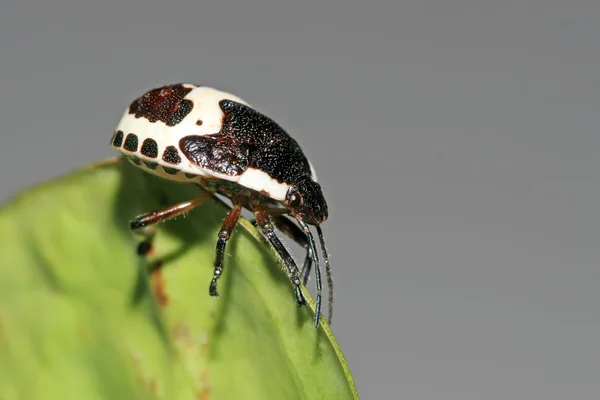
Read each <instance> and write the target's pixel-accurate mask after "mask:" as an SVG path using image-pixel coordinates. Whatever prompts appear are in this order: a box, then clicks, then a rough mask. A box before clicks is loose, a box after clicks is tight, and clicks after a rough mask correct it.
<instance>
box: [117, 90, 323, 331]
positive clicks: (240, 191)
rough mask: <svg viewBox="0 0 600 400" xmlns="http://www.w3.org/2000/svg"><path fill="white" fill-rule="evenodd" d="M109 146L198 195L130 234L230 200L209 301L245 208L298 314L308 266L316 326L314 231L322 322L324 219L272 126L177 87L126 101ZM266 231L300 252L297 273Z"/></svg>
mask: <svg viewBox="0 0 600 400" xmlns="http://www.w3.org/2000/svg"><path fill="white" fill-rule="evenodd" d="M111 145H112V147H113V148H114V149H115V150H117V151H118V152H120V153H122V154H123V155H124V156H125V157H126V158H127V159H128V160H129V161H131V162H132V163H133V164H135V165H137V166H138V167H140V168H142V169H144V170H145V171H147V172H150V173H152V174H155V175H158V176H160V177H163V178H165V179H169V180H174V181H179V182H187V183H194V184H198V185H200V186H201V187H202V188H203V189H204V190H205V193H206V194H205V195H204V196H201V197H198V198H195V199H192V200H189V201H185V202H183V203H179V204H175V205H172V206H170V207H167V208H164V209H161V210H156V211H152V212H149V213H147V214H143V215H140V216H137V217H136V218H134V219H133V220H132V221H131V223H130V227H131V229H132V230H133V231H143V228H147V227H149V226H151V225H154V224H156V223H158V222H161V221H166V220H169V219H172V218H174V217H177V216H179V215H182V214H184V213H187V212H189V211H190V210H192V209H194V208H195V207H197V206H199V205H200V204H201V203H202V202H203V201H204V200H205V199H206V198H208V197H210V195H214V194H216V193H218V194H221V195H223V196H225V197H227V198H229V199H231V202H232V208H231V210H230V211H229V213H228V214H227V216H226V217H225V220H224V222H223V224H222V226H221V230H220V231H219V235H218V240H217V246H216V258H215V262H214V274H213V278H212V280H211V282H210V285H209V294H210V295H211V296H218V292H217V283H218V280H219V278H220V277H221V275H222V274H223V259H224V255H225V246H226V244H227V241H228V240H229V238H230V236H231V233H232V231H233V229H234V228H235V225H236V224H237V221H238V219H239V217H240V214H241V211H242V208H246V209H248V210H250V211H251V212H252V213H253V215H254V221H253V224H254V225H255V226H257V227H259V228H260V230H261V231H262V233H263V234H264V236H265V237H266V238H267V240H268V241H269V243H270V244H271V246H272V247H273V248H274V249H275V251H276V252H277V253H278V254H279V256H280V257H281V259H282V260H283V263H284V264H285V266H286V268H287V271H288V273H289V277H290V279H291V281H292V283H293V285H294V293H295V297H296V302H297V303H298V305H299V306H302V305H305V304H307V302H306V299H305V298H304V295H303V294H302V291H301V288H300V277H302V283H303V284H304V285H306V283H307V281H308V277H309V275H310V271H311V268H312V265H313V264H314V270H315V281H316V289H317V298H316V312H315V320H314V325H315V327H317V326H318V324H319V317H320V315H321V295H322V283H321V268H320V265H319V255H318V251H317V247H316V244H315V240H314V237H313V235H312V233H311V230H310V226H314V227H315V228H316V231H317V235H318V238H319V241H320V247H321V251H322V254H323V259H324V264H325V271H326V277H327V283H328V287H329V314H328V316H329V322H331V316H332V311H333V281H332V277H331V269H330V266H329V257H328V254H327V250H326V247H325V240H324V238H323V232H322V230H321V227H320V225H321V223H323V222H324V221H325V220H326V219H327V216H328V210H327V203H326V201H325V198H324V196H323V192H322V190H321V186H320V185H319V184H318V183H317V177H316V174H315V171H314V169H313V167H312V165H311V164H310V162H309V161H308V159H307V158H306V156H305V155H304V153H303V151H302V149H301V148H300V146H299V145H298V143H297V142H296V140H294V139H293V138H292V137H290V135H289V134H288V133H287V132H286V131H285V130H283V128H281V126H279V125H278V124H277V123H276V122H275V121H273V120H272V119H271V118H269V117H267V116H266V115H264V114H262V113H260V112H258V111H256V110H255V109H254V108H252V107H251V106H250V105H249V104H248V103H246V102H245V101H244V100H242V99H240V98H239V97H237V96H235V95H232V94H229V93H225V92H222V91H219V90H216V89H213V88H210V87H205V86H197V85H193V84H187V83H178V84H173V85H167V86H162V87H159V88H156V89H152V90H150V91H149V92H147V93H145V94H144V95H143V96H141V97H139V98H137V99H136V100H135V101H133V103H131V105H130V106H129V107H128V108H127V109H126V110H125V113H124V114H123V117H122V118H121V121H120V122H119V124H118V126H117V128H116V130H115V132H114V134H113V137H112V140H111ZM294 221H295V222H296V223H297V224H298V225H296V224H295V223H294ZM275 228H278V229H279V230H280V231H281V232H283V233H284V234H286V235H287V236H288V237H290V238H291V239H293V240H295V241H296V242H298V243H299V244H300V245H302V246H303V247H305V248H306V250H307V253H306V257H305V260H304V264H303V267H302V271H299V269H298V266H297V265H296V263H295V261H294V259H293V258H292V256H291V255H290V253H289V252H288V250H287V249H286V248H285V246H284V245H283V244H282V242H281V241H280V240H279V238H278V237H277V236H276V234H275ZM152 238H153V235H148V237H147V239H146V240H144V241H143V242H142V243H141V244H140V246H139V248H138V252H139V253H140V255H147V254H148V252H149V250H150V248H151V245H152V242H151V241H152Z"/></svg>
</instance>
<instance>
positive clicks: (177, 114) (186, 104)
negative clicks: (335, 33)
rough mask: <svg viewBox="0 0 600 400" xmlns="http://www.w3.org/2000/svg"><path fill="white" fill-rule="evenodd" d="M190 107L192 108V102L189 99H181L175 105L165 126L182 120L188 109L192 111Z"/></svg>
mask: <svg viewBox="0 0 600 400" xmlns="http://www.w3.org/2000/svg"><path fill="white" fill-rule="evenodd" d="M192 108H194V103H192V101H191V100H188V99H183V100H181V101H180V102H179V104H178V105H177V106H176V108H175V111H174V112H173V114H172V115H171V117H170V118H169V120H168V121H167V126H175V125H177V124H178V123H180V122H181V121H183V119H184V118H185V117H187V115H188V114H189V113H190V111H192Z"/></svg>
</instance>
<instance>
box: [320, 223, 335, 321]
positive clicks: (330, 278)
mask: <svg viewBox="0 0 600 400" xmlns="http://www.w3.org/2000/svg"><path fill="white" fill-rule="evenodd" d="M317 233H318V235H319V242H321V251H322V252H323V260H324V261H325V276H326V277H327V288H328V289H329V313H328V315H327V317H328V318H327V323H328V324H331V318H332V317H333V276H332V275H331V266H330V265H329V254H327V248H326V247H325V238H324V237H323V231H322V230H321V226H320V225H317Z"/></svg>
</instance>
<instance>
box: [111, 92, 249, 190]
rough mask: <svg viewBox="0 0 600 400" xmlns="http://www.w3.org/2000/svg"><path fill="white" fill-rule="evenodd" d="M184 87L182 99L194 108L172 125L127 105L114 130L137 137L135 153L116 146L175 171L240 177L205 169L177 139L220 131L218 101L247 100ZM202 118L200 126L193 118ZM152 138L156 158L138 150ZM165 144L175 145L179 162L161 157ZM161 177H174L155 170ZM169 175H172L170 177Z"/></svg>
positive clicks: (200, 174)
mask: <svg viewBox="0 0 600 400" xmlns="http://www.w3.org/2000/svg"><path fill="white" fill-rule="evenodd" d="M183 86H184V87H187V88H193V89H192V90H191V91H190V92H189V93H188V94H187V95H186V96H185V97H184V99H188V100H190V101H192V103H193V104H194V107H193V108H192V111H191V112H190V113H189V114H188V115H186V117H185V118H184V119H183V120H182V121H181V122H180V123H179V124H177V125H175V126H167V125H166V124H165V123H164V122H162V121H156V122H150V121H148V120H147V119H146V118H136V117H135V116H134V115H133V114H129V107H127V109H126V110H125V112H124V113H123V116H122V117H121V121H120V122H119V124H118V125H117V128H116V130H117V131H119V130H120V131H123V142H124V141H125V137H127V135H128V134H130V133H133V134H135V135H137V137H138V149H137V151H136V152H129V151H126V150H124V149H123V148H116V150H118V151H119V152H121V153H123V154H126V155H135V156H137V157H139V158H140V159H141V160H146V161H153V162H156V163H158V164H159V165H163V166H165V167H169V168H177V169H178V170H180V171H182V172H184V173H189V174H195V175H199V176H212V177H216V178H220V179H225V180H228V181H232V182H237V181H238V179H239V176H224V175H221V174H215V173H214V172H212V171H210V170H207V169H204V168H202V167H200V166H198V165H196V164H193V163H191V162H189V160H188V159H187V158H186V157H185V156H184V155H183V153H181V151H180V150H179V141H180V140H181V138H183V137H185V136H192V135H198V136H205V135H211V134H214V133H218V132H220V131H221V128H222V122H223V111H222V110H221V107H219V101H221V100H233V101H236V102H238V103H241V104H245V105H247V106H249V104H248V103H247V102H245V101H244V100H242V99H241V98H239V97H238V96H236V95H233V94H230V93H227V92H222V91H220V90H217V89H213V88H210V87H206V86H196V85H192V84H183ZM198 120H202V125H200V126H198V125H196V121H198ZM147 138H151V139H154V140H155V141H156V143H157V145H158V157H156V158H150V157H146V156H145V155H143V154H142V153H141V149H142V143H143V142H144V140H145V139H147ZM168 146H174V147H175V148H176V149H177V151H178V153H179V157H180V158H181V163H180V164H179V165H172V164H169V163H166V162H164V161H163V160H162V155H163V152H164V151H165V149H166V148H167V147H168ZM158 174H160V175H161V176H163V177H165V178H167V179H177V178H175V176H173V175H171V176H170V175H165V174H162V173H160V171H159V172H158ZM171 177H172V178H171Z"/></svg>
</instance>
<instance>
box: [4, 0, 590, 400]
mask: <svg viewBox="0 0 600 400" xmlns="http://www.w3.org/2000/svg"><path fill="white" fill-rule="evenodd" d="M13 3H16V2H13ZM82 3H84V2H81V1H75V0H73V1H70V2H67V1H64V2H63V1H46V2H44V1H38V2H33V1H20V2H19V4H18V5H16V4H7V2H4V3H2V5H1V6H0V123H1V127H2V128H1V130H2V134H1V142H0V143H1V145H0V181H1V182H2V185H1V187H0V198H2V199H4V198H6V197H7V196H8V195H10V194H11V193H13V192H15V191H17V190H19V189H21V188H23V187H25V186H28V185H31V184H33V183H36V182H39V181H41V180H44V179H46V178H50V177H53V176H56V175H58V174H62V173H65V172H67V171H69V170H71V169H73V168H76V167H79V166H82V165H85V164H87V163H89V162H91V161H93V160H96V159H99V158H102V157H105V156H110V155H112V151H111V150H110V148H109V146H108V142H109V139H110V136H111V133H112V131H113V129H114V127H115V124H116V123H117V121H118V119H119V118H120V116H121V113H122V112H123V110H124V107H125V106H127V105H128V104H129V102H130V101H131V100H133V98H135V97H137V96H139V95H141V94H142V93H143V92H144V91H146V90H148V89H150V88H153V87H155V86H159V85H162V84H166V83H173V82H179V81H188V82H194V83H199V84H205V85H210V86H215V87H218V88H220V89H223V90H227V91H231V92H234V93H236V94H238V95H239V96H241V97H242V98H244V99H246V100H247V101H249V102H251V103H252V104H253V105H254V106H255V107H257V108H259V109H260V110H261V111H263V112H265V113H267V114H268V115H271V116H273V117H274V118H275V119H277V120H278V121H279V122H280V123H281V124H282V125H283V126H284V127H285V128H287V129H288V130H289V131H290V132H291V133H292V135H293V136H295V137H296V138H297V139H298V140H299V141H300V143H301V144H302V146H303V147H304V149H305V151H306V152H307V153H308V155H309V157H310V158H311V160H312V161H313V163H314V164H315V166H316V168H317V171H318V174H319V178H320V181H321V182H322V183H323V185H324V187H325V191H326V196H327V198H328V200H329V202H330V204H331V206H330V208H331V218H330V220H329V221H328V222H327V223H326V224H325V225H324V229H325V231H326V234H327V236H328V240H329V248H330V250H331V253H332V261H333V267H334V272H335V278H336V283H337V285H336V287H337V300H338V303H337V309H336V316H335V321H334V326H333V328H334V331H335V333H336V334H337V337H338V339H339V342H340V344H341V346H342V348H343V350H344V351H345V354H346V356H347V358H348V361H349V363H350V366H351V368H352V371H353V373H354V376H355V378H356V382H357V385H358V389H359V392H360V393H361V394H362V396H363V398H365V399H391V398H400V399H438V398H439V399H461V400H464V399H512V400H514V399H566V398H573V399H597V398H598V396H599V394H600V379H599V378H600V373H599V371H600V346H599V344H598V340H599V338H600V315H599V310H598V307H599V305H600V290H599V287H600V268H598V251H597V249H598V234H599V233H600V228H599V227H600V213H599V212H598V204H599V202H598V195H599V194H600V189H599V184H600V175H599V174H598V167H599V164H598V157H597V153H598V149H599V146H600V137H599V135H598V127H599V126H600V113H599V111H600V110H599V104H600V73H599V71H600V69H599V68H600V2H598V1H587V2H585V1H551V0H547V1H541V0H538V1H524V0H518V1H517V0H514V1H495V0H494V1H485V0H479V1H475V0H473V1H467V0H464V1H461V0H438V1H431V0H430V1H426V0H410V1H403V2H398V3H396V4H393V3H392V2H391V1H390V2H387V3H384V2H381V1H379V2H378V1H370V2H366V1H365V2H364V4H362V5H359V4H354V3H355V2H350V1H346V2H342V1H338V2H335V3H333V2H323V3H320V2H316V1H312V2H311V1H308V0H302V1H296V2H293V4H292V2H280V1H275V0H272V1H263V2H258V1H246V2H241V1H238V2H223V1H220V2H210V3H212V4H202V3H203V2H200V1H199V2H193V1H188V2H187V3H180V2H173V1H172V2H156V1H146V2H142V1H138V2H116V1H113V2H108V1H106V2H104V1H96V2H87V3H89V4H85V5H84V4H82ZM285 3H289V4H285Z"/></svg>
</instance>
